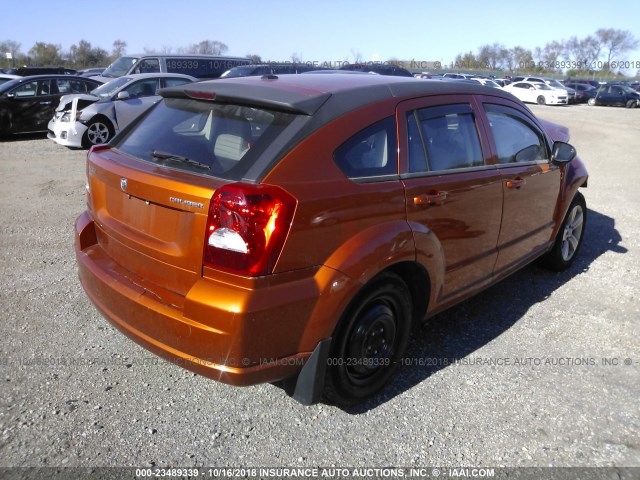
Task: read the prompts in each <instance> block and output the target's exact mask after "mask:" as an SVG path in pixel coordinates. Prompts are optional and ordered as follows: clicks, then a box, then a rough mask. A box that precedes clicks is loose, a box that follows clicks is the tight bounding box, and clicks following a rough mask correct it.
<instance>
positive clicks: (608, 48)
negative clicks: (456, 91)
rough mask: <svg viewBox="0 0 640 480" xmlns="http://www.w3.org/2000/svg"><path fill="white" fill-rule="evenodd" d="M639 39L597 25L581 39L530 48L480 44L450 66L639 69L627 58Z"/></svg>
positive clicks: (576, 72) (571, 70) (572, 71)
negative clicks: (594, 29) (596, 28)
mask: <svg viewBox="0 0 640 480" xmlns="http://www.w3.org/2000/svg"><path fill="white" fill-rule="evenodd" d="M639 44H640V42H639V41H638V39H636V38H635V37H634V36H633V34H632V33H631V32H629V31H627V30H616V29H614V28H601V29H599V30H598V31H596V32H595V33H594V34H593V35H588V36H587V37H585V38H578V37H576V36H573V37H571V38H569V39H568V40H561V41H556V40H554V41H551V42H548V43H547V44H546V45H544V47H536V48H534V49H533V50H530V49H527V48H524V47H521V46H515V47H512V48H507V47H505V46H504V45H502V44H500V43H494V44H492V45H483V46H481V47H479V48H478V50H477V52H476V53H474V52H472V51H469V52H466V53H460V54H458V55H457V56H456V57H455V60H454V62H452V63H451V65H450V68H452V69H459V70H491V71H505V72H539V73H561V72H566V73H567V74H568V75H569V76H575V75H580V74H596V73H602V74H612V73H614V74H615V73H618V72H620V71H621V70H632V71H636V72H638V71H640V58H639V59H627V58H625V55H626V54H627V53H629V52H631V51H633V50H635V49H636V48H637V47H638V45H639Z"/></svg>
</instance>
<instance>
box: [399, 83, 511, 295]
mask: <svg viewBox="0 0 640 480" xmlns="http://www.w3.org/2000/svg"><path fill="white" fill-rule="evenodd" d="M398 124H399V132H400V135H401V137H400V138H401V141H400V160H401V169H402V170H401V171H402V172H403V175H402V179H403V182H404V185H405V188H406V203H407V217H408V220H409V222H410V224H411V225H412V228H413V230H414V232H415V233H414V236H415V240H416V246H417V249H418V255H419V256H420V255H421V254H426V255H431V254H432V252H429V251H428V250H429V249H430V248H431V247H430V245H431V244H432V243H431V242H432V238H433V236H435V239H436V242H437V243H438V244H439V246H440V249H441V251H440V252H439V253H438V255H442V256H443V257H444V283H443V285H441V286H438V287H437V288H438V289H439V290H438V292H437V302H438V304H442V303H447V302H449V301H453V300H454V299H455V298H456V297H461V296H464V295H466V294H467V293H470V292H471V291H473V290H475V289H477V288H479V287H481V286H482V285H485V284H487V283H488V282H489V281H490V279H491V274H492V271H493V266H494V264H495V261H496V257H497V250H496V245H497V241H498V235H499V232H500V220H501V217H502V184H501V175H500V172H499V171H498V169H497V168H496V166H495V165H491V155H490V149H489V146H488V143H487V139H486V136H485V134H484V133H483V130H481V129H480V128H478V122H477V111H476V107H475V106H474V103H473V101H472V97H471V96H439V97H435V98H428V97H427V98H424V99H416V100H411V101H407V102H403V103H401V104H400V105H399V107H398ZM434 287H436V286H435V285H434Z"/></svg>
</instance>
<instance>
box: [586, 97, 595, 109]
mask: <svg viewBox="0 0 640 480" xmlns="http://www.w3.org/2000/svg"><path fill="white" fill-rule="evenodd" d="M595 104H596V99H595V98H593V97H592V98H590V99H589V100H587V105H589V106H590V107H593V106H594V105H595Z"/></svg>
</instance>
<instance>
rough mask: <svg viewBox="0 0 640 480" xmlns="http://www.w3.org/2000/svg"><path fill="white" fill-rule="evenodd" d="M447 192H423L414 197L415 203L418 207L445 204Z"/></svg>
mask: <svg viewBox="0 0 640 480" xmlns="http://www.w3.org/2000/svg"><path fill="white" fill-rule="evenodd" d="M447 195H448V194H447V192H436V193H423V194H422V195H416V196H415V197H413V204H414V205H416V206H418V207H439V206H441V205H444V201H445V199H446V198H447Z"/></svg>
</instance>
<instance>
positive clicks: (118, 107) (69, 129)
mask: <svg viewBox="0 0 640 480" xmlns="http://www.w3.org/2000/svg"><path fill="white" fill-rule="evenodd" d="M194 81H196V78H194V77H191V76H189V75H181V74H177V73H141V74H136V75H126V76H123V77H119V78H115V79H113V80H111V81H110V82H108V83H105V84H104V85H101V86H100V87H98V88H96V89H95V90H92V91H91V92H90V93H87V94H74V95H65V96H63V97H62V98H61V99H60V104H59V105H58V107H57V108H56V112H55V114H54V116H53V118H52V119H51V121H50V122H49V125H48V130H49V133H48V137H49V138H50V139H52V140H53V141H55V142H56V143H59V144H60V145H64V146H66V147H85V148H88V147H91V146H92V145H99V144H101V143H107V142H108V141H109V140H111V138H112V137H113V136H114V135H115V134H116V133H118V132H119V131H120V130H122V129H123V128H124V127H126V126H127V125H129V124H130V123H131V122H132V121H133V120H134V119H135V118H136V117H138V116H139V115H141V114H142V113H144V112H145V111H147V110H148V109H149V108H150V107H151V106H153V105H154V104H155V103H156V102H158V101H159V100H160V99H161V98H162V97H160V96H159V95H158V94H157V91H158V89H160V88H164V87H175V86H178V85H182V84H184V83H189V82H194Z"/></svg>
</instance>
